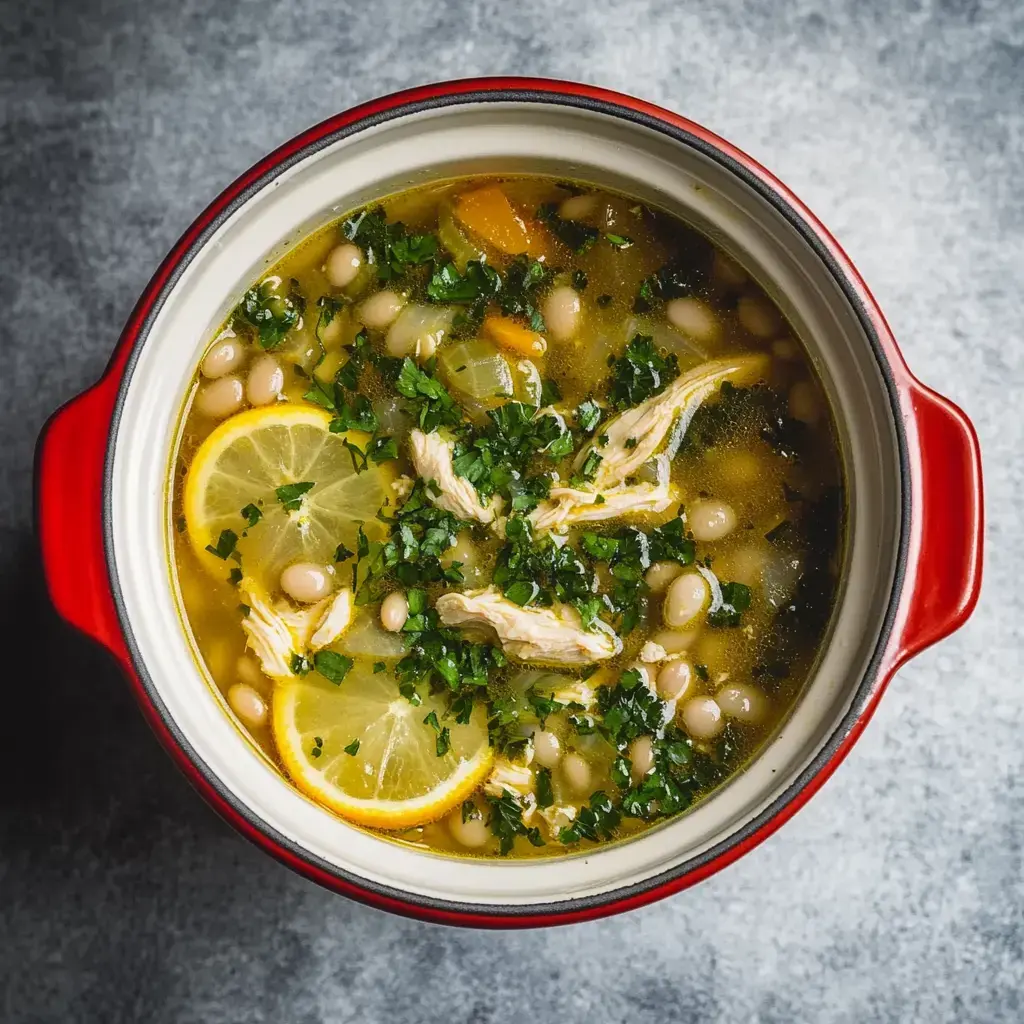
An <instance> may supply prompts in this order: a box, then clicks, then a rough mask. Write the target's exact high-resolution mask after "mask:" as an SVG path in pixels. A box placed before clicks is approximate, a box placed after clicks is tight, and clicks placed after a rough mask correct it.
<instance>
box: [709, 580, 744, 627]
mask: <svg viewBox="0 0 1024 1024" xmlns="http://www.w3.org/2000/svg"><path fill="white" fill-rule="evenodd" d="M749 607H750V588H749V587H748V586H746V585H745V584H743V583H723V584H722V601H721V603H720V604H718V605H717V606H713V607H712V608H710V609H709V610H708V625H711V626H738V625H739V624H740V616H741V615H742V614H743V613H744V612H745V611H746V610H747V609H748V608H749Z"/></svg>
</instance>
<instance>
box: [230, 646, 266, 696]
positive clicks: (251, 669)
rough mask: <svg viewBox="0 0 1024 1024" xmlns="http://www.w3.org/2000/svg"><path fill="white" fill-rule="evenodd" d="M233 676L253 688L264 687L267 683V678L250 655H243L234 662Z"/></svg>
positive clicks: (257, 661)
mask: <svg viewBox="0 0 1024 1024" xmlns="http://www.w3.org/2000/svg"><path fill="white" fill-rule="evenodd" d="M235 675H236V676H238V678H239V679H240V680H241V681H242V682H243V683H248V684H249V685H250V686H252V687H254V688H256V687H263V686H266V683H267V677H266V676H265V675H264V674H263V669H262V668H260V663H259V660H258V659H257V658H254V657H253V656H252V655H251V654H243V655H242V656H241V657H240V658H239V659H238V661H236V662H235Z"/></svg>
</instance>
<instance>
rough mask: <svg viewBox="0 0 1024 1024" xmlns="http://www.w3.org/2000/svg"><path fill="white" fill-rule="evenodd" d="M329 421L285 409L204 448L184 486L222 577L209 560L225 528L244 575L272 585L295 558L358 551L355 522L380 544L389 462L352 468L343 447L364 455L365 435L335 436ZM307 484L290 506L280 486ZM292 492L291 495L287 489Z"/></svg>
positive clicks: (248, 420) (197, 535)
mask: <svg viewBox="0 0 1024 1024" xmlns="http://www.w3.org/2000/svg"><path fill="white" fill-rule="evenodd" d="M330 422H331V417H330V415H329V414H328V413H327V412H326V411H324V410H323V409H318V408H316V407H314V406H312V405H298V404H291V403H281V404H278V405H270V406H266V407H263V408H259V409H250V410H248V411H246V412H240V413H238V414H237V415H235V416H232V417H231V418H230V419H227V420H225V421H224V422H223V423H222V424H220V426H219V427H217V428H216V430H214V431H213V433H211V434H210V435H209V436H208V437H207V438H206V440H205V441H203V443H202V444H201V445H200V446H199V449H198V451H197V452H196V453H195V455H194V456H193V458H192V465H191V467H190V468H189V472H188V476H187V478H186V482H185V493H184V512H185V524H186V527H187V529H188V536H189V540H190V541H191V543H192V547H193V548H194V549H195V551H196V553H197V554H198V556H199V558H200V560H201V561H202V562H203V564H204V565H206V566H207V568H209V569H210V570H211V572H213V573H215V574H216V575H223V574H224V571H225V568H224V561H223V560H222V559H220V558H217V557H216V556H214V555H212V554H210V553H209V552H208V551H207V550H206V548H207V545H211V546H213V547H216V546H217V542H218V539H219V538H220V535H221V533H222V531H224V530H231V531H232V532H233V533H235V534H236V535H237V537H238V540H237V545H236V547H237V551H238V553H239V554H240V555H241V556H242V564H243V566H244V568H245V572H246V574H247V575H249V576H252V577H254V578H256V579H258V580H259V581H260V582H261V583H263V584H264V585H265V586H267V587H268V588H270V589H273V588H275V587H276V585H277V581H278V577H279V575H280V572H281V570H282V569H283V568H284V567H285V566H286V565H288V564H290V563H292V562H296V561H308V562H321V563H330V562H331V561H332V560H333V556H334V553H335V551H336V550H337V548H338V545H339V544H344V545H345V546H346V547H348V548H350V549H352V550H354V549H355V546H356V534H357V531H358V528H359V524H360V523H363V524H365V530H366V533H367V536H369V537H371V538H375V539H379V538H380V537H382V536H383V533H384V526H383V524H382V523H380V522H379V521H378V520H377V519H375V516H376V514H377V512H378V510H379V509H380V508H381V506H382V505H384V503H385V501H386V500H388V499H392V500H393V492H392V490H391V483H392V481H393V480H394V479H395V475H396V471H395V469H394V465H395V464H394V463H393V462H385V463H383V464H381V465H379V466H378V465H375V464H373V463H370V464H369V466H368V467H367V468H366V469H365V470H363V471H362V472H358V473H357V472H356V468H355V466H354V465H353V460H352V452H351V450H350V449H349V448H346V446H345V443H344V442H345V441H346V440H347V441H348V443H349V444H352V445H356V446H357V447H358V448H359V449H360V450H363V449H365V447H366V444H367V442H368V441H369V437H368V436H367V435H366V434H362V433H360V432H359V431H349V432H348V433H346V434H332V433H331V432H330V430H329V429H328V425H329V424H330ZM290 484H300V485H308V484H312V486H311V487H309V488H308V489H303V488H299V490H303V493H301V494H299V495H298V496H296V497H294V498H293V499H292V501H291V502H290V504H289V505H287V506H286V504H285V502H284V501H282V500H281V499H282V497H284V498H287V497H288V496H289V494H288V492H281V493H279V492H278V488H280V487H283V486H287V485H290ZM291 493H292V494H294V493H295V492H294V491H293V492H291ZM249 505H252V506H254V507H255V508H256V509H258V510H259V513H260V518H259V521H258V522H257V523H256V524H255V525H253V526H251V527H250V526H247V523H246V520H245V519H244V518H243V516H242V509H243V508H245V507H247V506H249Z"/></svg>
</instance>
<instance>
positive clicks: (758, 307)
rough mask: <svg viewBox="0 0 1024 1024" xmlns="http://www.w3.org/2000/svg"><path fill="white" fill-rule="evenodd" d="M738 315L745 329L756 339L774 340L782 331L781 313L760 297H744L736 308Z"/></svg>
mask: <svg viewBox="0 0 1024 1024" xmlns="http://www.w3.org/2000/svg"><path fill="white" fill-rule="evenodd" d="M736 315H737V316H738V317H739V321H740V323H741V324H742V326H743V329H744V330H745V331H748V332H749V333H750V334H753V335H754V337H755V338H774V337H775V335H776V334H778V333H779V331H781V330H782V317H781V316H779V311H778V310H777V309H776V308H775V307H774V306H773V305H772V304H771V303H770V302H769V301H768V300H767V299H766V298H763V297H762V296H760V295H744V296H743V298H742V299H740V301H739V303H738V305H737V307H736Z"/></svg>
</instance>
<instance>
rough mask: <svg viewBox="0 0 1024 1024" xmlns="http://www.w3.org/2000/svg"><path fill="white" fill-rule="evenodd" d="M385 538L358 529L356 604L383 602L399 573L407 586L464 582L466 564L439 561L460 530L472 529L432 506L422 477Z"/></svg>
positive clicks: (390, 520)
mask: <svg viewBox="0 0 1024 1024" xmlns="http://www.w3.org/2000/svg"><path fill="white" fill-rule="evenodd" d="M385 522H387V523H388V525H389V526H390V528H391V534H390V536H389V538H388V539H387V540H386V541H383V542H381V541H371V540H369V539H368V538H367V536H366V534H365V533H364V531H363V529H362V527H360V529H359V532H358V535H357V536H358V543H357V548H358V551H357V554H358V561H357V563H356V565H355V566H354V568H353V573H354V577H353V582H354V589H355V591H356V603H357V604H366V603H367V602H369V601H376V600H379V599H380V598H381V597H382V596H383V594H384V593H385V592H386V591H387V590H389V589H391V588H390V586H389V585H388V580H389V579H391V578H392V577H394V578H395V579H397V580H398V582H399V583H401V584H402V585H403V586H405V587H414V586H417V585H420V584H425V583H439V582H444V583H449V584H452V583H456V584H457V583H462V582H463V576H462V572H461V570H460V565H461V563H459V562H452V564H451V565H449V566H443V565H442V564H441V561H440V557H441V555H443V554H444V553H445V552H446V551H447V550H448V549H449V548H450V547H451V546H452V545H453V544H454V543H455V540H456V538H457V537H458V535H459V533H460V532H461V531H462V530H464V529H466V528H467V525H466V524H465V523H463V522H462V520H461V519H459V518H457V517H456V516H454V515H452V514H451V512H446V511H444V509H440V508H437V507H436V506H435V505H433V504H432V503H431V501H430V499H429V497H428V495H427V485H426V484H425V483H424V482H423V481H422V480H417V481H416V483H415V484H414V485H413V489H412V491H411V492H410V493H409V497H408V498H406V500H405V502H404V504H403V505H402V507H401V508H400V509H399V510H398V511H397V512H396V514H395V516H394V518H393V519H385Z"/></svg>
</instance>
